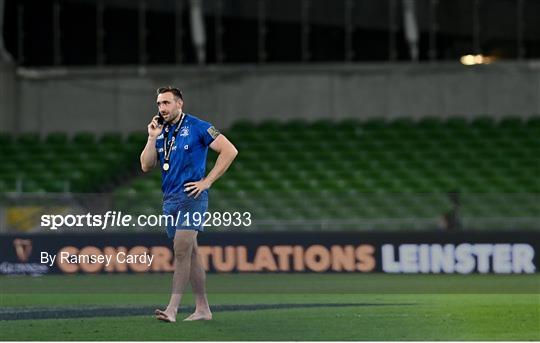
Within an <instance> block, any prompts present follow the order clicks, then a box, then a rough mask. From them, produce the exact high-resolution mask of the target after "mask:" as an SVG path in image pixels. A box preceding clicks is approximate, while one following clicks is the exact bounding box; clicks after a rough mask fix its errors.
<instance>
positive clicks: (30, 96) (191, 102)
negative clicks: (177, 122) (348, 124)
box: [0, 61, 540, 134]
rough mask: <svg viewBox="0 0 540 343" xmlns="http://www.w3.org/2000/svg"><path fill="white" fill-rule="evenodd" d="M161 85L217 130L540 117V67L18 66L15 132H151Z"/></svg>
mask: <svg viewBox="0 0 540 343" xmlns="http://www.w3.org/2000/svg"><path fill="white" fill-rule="evenodd" d="M3 75H4V74H3ZM2 82H5V81H2ZM162 85H176V86H179V87H181V88H182V89H184V94H185V110H186V111H187V112H190V113H193V114H196V115H200V116H201V117H203V118H205V119H207V120H209V121H212V122H213V123H214V124H215V125H216V126H218V127H219V128H226V127H228V126H229V125H231V123H233V122H234V121H236V120H238V119H250V120H253V121H261V120H265V119H280V120H286V119H292V118H306V119H336V120H337V119H342V118H351V117H356V118H360V119H366V118H371V117H385V118H395V117H401V116H408V117H414V118H419V117H424V116H441V117H449V116H456V115H459V116H466V117H473V116H478V115H488V116H492V117H495V118H499V117H503V116H509V115H516V116H523V117H526V116H531V115H535V114H538V113H540V62H535V61H528V62H523V63H496V64H492V65H481V66H470V67H466V66H463V65H461V64H457V63H439V64H410V63H406V64H372V65H370V64H353V65H346V64H339V65H338V64H336V65H279V66H278V65H266V66H255V65H236V66H231V65H226V66H203V67H198V66H189V67H152V68H148V69H145V68H135V67H116V68H105V69H95V68H86V69H84V68H70V69H48V70H36V69H32V70H30V69H19V70H18V72H17V84H16V86H17V89H18V92H19V93H20V94H19V96H18V97H17V99H18V101H17V104H16V105H17V108H18V113H17V118H18V119H17V125H15V127H16V130H17V131H19V132H40V133H42V134H46V133H50V132H53V131H64V132H77V131H91V132H95V133H102V132H108V131H120V132H123V133H128V132H132V131H140V130H144V128H145V127H146V125H147V123H148V120H149V118H150V117H151V116H152V115H153V114H154V113H155V112H156V108H155V105H154V101H155V96H154V90H155V88H157V87H159V86H162ZM12 88H13V87H12ZM7 98H9V99H14V98H15V97H11V96H7ZM13 108H14V107H13V105H10V104H7V103H4V102H3V103H2V111H1V116H0V122H2V123H7V124H9V125H2V126H1V129H2V130H4V131H5V130H7V129H8V128H9V127H10V125H11V124H10V120H11V118H13V117H14V116H13V111H14V110H13Z"/></svg>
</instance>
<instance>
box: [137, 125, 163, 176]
mask: <svg viewBox="0 0 540 343" xmlns="http://www.w3.org/2000/svg"><path fill="white" fill-rule="evenodd" d="M160 133H161V128H160V126H159V125H158V122H157V116H155V117H154V118H153V119H152V121H151V122H150V124H148V140H147V141H146V146H145V147H144V150H143V151H142V153H141V169H142V171H143V172H145V173H146V172H149V171H150V170H152V168H154V167H155V166H156V164H157V157H158V156H157V151H156V139H157V136H158V135H159V134H160Z"/></svg>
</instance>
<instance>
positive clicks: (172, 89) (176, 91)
mask: <svg viewBox="0 0 540 343" xmlns="http://www.w3.org/2000/svg"><path fill="white" fill-rule="evenodd" d="M163 93H172V94H173V95H174V96H175V97H176V98H180V99H181V100H182V101H184V97H183V96H182V91H181V90H180V89H178V88H176V87H172V86H167V87H159V88H158V89H157V91H156V95H160V94H163Z"/></svg>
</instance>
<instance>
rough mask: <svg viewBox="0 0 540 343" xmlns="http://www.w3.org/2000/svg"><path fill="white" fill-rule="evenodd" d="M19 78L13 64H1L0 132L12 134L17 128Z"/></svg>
mask: <svg viewBox="0 0 540 343" xmlns="http://www.w3.org/2000/svg"><path fill="white" fill-rule="evenodd" d="M16 88H17V78H16V69H15V66H14V65H13V64H9V63H0V131H2V132H11V131H12V130H13V129H14V128H15V126H16V112H17V100H16V98H17V95H18V92H17V90H16Z"/></svg>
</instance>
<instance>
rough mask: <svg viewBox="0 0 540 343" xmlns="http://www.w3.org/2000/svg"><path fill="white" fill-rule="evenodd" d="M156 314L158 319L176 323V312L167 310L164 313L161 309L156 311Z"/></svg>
mask: <svg viewBox="0 0 540 343" xmlns="http://www.w3.org/2000/svg"><path fill="white" fill-rule="evenodd" d="M154 313H155V314H156V319H157V320H161V321H164V322H167V323H176V311H174V310H170V309H168V308H167V309H166V310H165V311H162V310H160V309H156V311H155V312H154Z"/></svg>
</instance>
